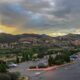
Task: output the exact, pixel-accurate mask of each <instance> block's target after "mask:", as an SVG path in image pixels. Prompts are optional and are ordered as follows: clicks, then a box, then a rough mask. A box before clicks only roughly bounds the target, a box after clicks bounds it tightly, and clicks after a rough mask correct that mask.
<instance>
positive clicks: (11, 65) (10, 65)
mask: <svg viewBox="0 0 80 80" xmlns="http://www.w3.org/2000/svg"><path fill="white" fill-rule="evenodd" d="M8 66H9V67H17V66H18V65H17V64H15V63H12V64H9V65H8Z"/></svg>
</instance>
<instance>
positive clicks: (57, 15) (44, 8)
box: [0, 0, 80, 33]
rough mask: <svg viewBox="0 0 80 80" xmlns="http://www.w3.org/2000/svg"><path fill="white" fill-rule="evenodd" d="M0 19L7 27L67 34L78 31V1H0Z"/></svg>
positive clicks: (79, 4)
mask: <svg viewBox="0 0 80 80" xmlns="http://www.w3.org/2000/svg"><path fill="white" fill-rule="evenodd" d="M0 18H1V19H0V24H2V25H6V26H8V27H17V28H19V29H24V30H25V29H30V28H32V29H36V30H38V31H39V32H40V30H42V32H43V31H47V32H50V31H51V33H52V32H53V31H55V30H56V32H57V31H60V32H61V31H63V30H64V31H66V32H67V33H69V32H71V31H72V32H73V31H74V30H73V29H75V30H77V29H80V27H79V26H80V0H0ZM65 29H66V30H65ZM67 30H68V31H67ZM69 30H70V31H69Z"/></svg>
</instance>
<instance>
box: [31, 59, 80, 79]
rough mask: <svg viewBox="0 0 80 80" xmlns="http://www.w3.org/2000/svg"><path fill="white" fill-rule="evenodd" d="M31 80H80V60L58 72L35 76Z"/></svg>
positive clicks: (57, 70)
mask: <svg viewBox="0 0 80 80" xmlns="http://www.w3.org/2000/svg"><path fill="white" fill-rule="evenodd" d="M30 80H80V59H77V60H75V62H74V63H72V64H68V65H65V66H63V67H59V68H57V69H56V70H51V71H46V72H44V73H42V74H40V75H37V76H33V77H32V78H31V79H30Z"/></svg>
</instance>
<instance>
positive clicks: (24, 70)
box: [9, 59, 46, 77]
mask: <svg viewBox="0 0 80 80" xmlns="http://www.w3.org/2000/svg"><path fill="white" fill-rule="evenodd" d="M41 62H43V63H44V62H46V60H44V59H43V60H40V61H28V62H23V63H20V64H19V65H18V67H15V68H10V69H9V72H20V74H21V75H22V76H25V77H26V76H29V77H33V76H36V75H37V74H41V73H43V72H44V71H29V70H27V69H29V66H32V65H35V64H36V65H38V64H39V63H41Z"/></svg>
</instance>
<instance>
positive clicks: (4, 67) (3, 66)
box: [0, 61, 7, 73]
mask: <svg viewBox="0 0 80 80" xmlns="http://www.w3.org/2000/svg"><path fill="white" fill-rule="evenodd" d="M0 72H1V73H5V72H7V65H6V63H5V62H3V61H0Z"/></svg>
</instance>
